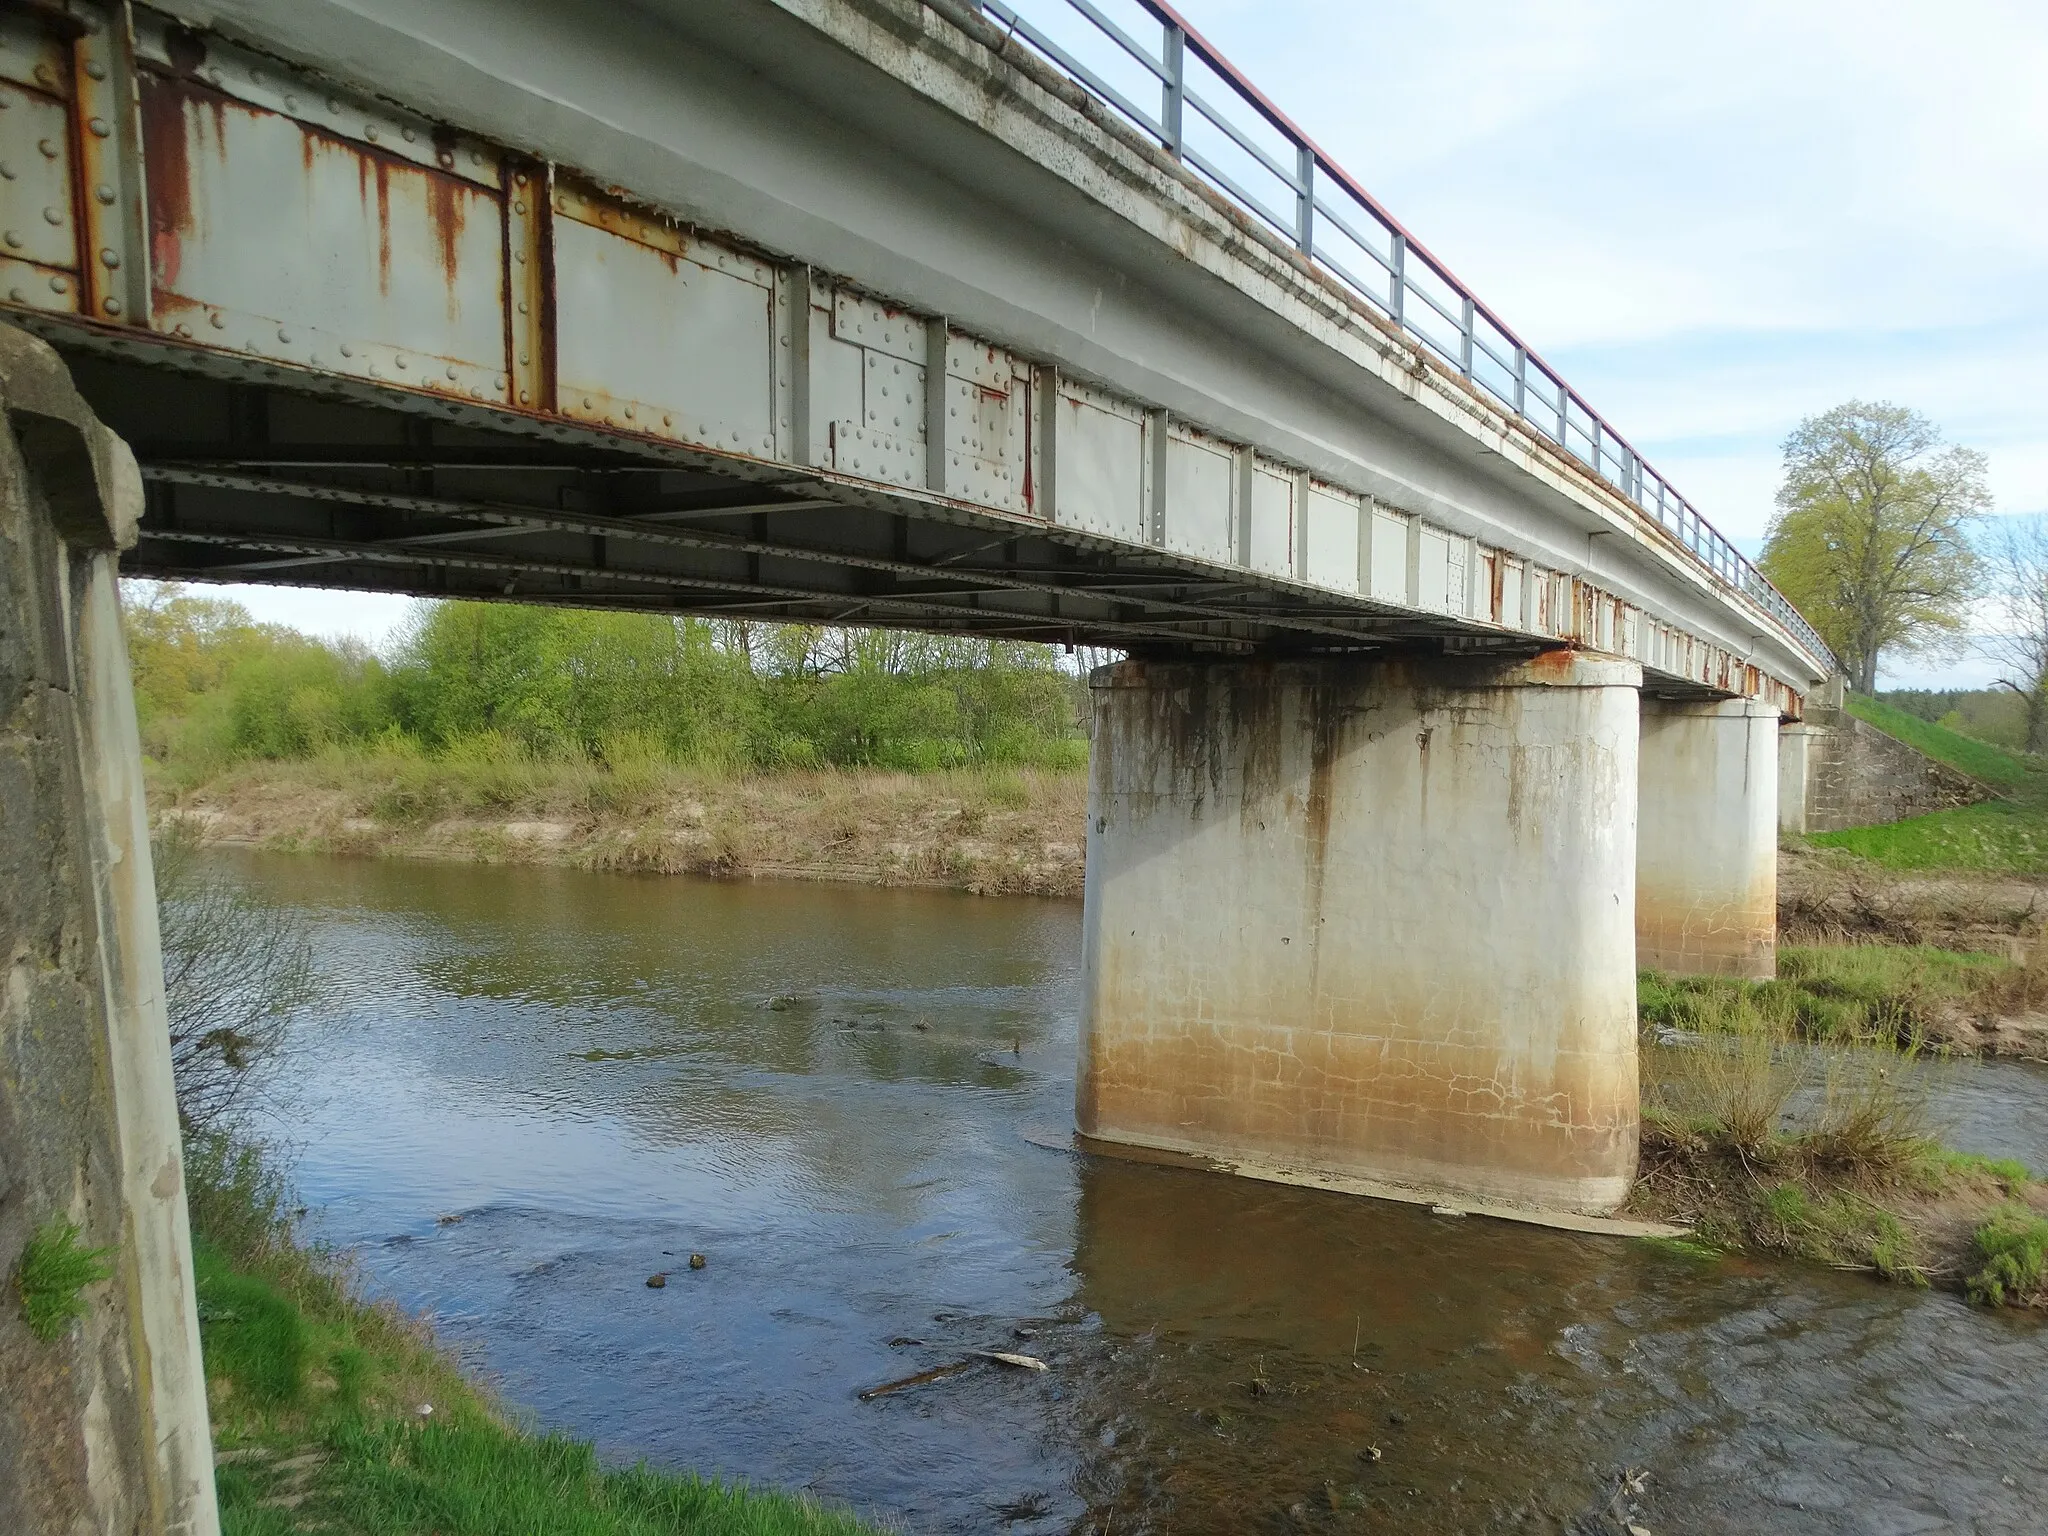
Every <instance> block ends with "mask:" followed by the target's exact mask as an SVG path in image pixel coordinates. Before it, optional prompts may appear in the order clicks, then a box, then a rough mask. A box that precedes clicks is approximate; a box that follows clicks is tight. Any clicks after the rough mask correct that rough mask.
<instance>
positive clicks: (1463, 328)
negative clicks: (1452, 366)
mask: <svg viewBox="0 0 2048 1536" xmlns="http://www.w3.org/2000/svg"><path fill="white" fill-rule="evenodd" d="M1474 323H1475V321H1474V319H1473V313H1472V299H1471V296H1470V295H1467V296H1466V299H1465V305H1464V308H1463V309H1462V310H1460V311H1459V316H1458V372H1460V373H1462V374H1464V375H1465V377H1466V378H1468V379H1469V378H1471V377H1472V327H1473V325H1474Z"/></svg>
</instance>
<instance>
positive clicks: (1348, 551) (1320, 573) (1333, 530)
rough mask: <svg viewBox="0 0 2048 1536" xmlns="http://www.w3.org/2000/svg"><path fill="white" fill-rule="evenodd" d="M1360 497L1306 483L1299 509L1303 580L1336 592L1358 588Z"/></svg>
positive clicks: (1363, 511)
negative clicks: (1304, 498)
mask: <svg viewBox="0 0 2048 1536" xmlns="http://www.w3.org/2000/svg"><path fill="white" fill-rule="evenodd" d="M1363 515H1366V513H1365V510H1364V508H1362V507H1361V506H1360V504H1359V498H1358V497H1356V496H1352V495H1350V494H1348V493H1346V492H1344V491H1340V490H1336V489H1334V488H1333V487H1331V486H1327V485H1321V484H1318V483H1316V482H1315V481H1310V482H1309V488H1308V505H1307V506H1306V507H1304V508H1303V509H1302V529H1301V539H1302V554H1303V556H1304V558H1303V561H1302V579H1303V580H1304V581H1309V582H1313V583H1314V584H1315V585H1316V586H1319V587H1331V588H1334V589H1335V590H1337V591H1339V592H1356V591H1357V590H1358V527H1359V518H1360V517H1361V516H1363Z"/></svg>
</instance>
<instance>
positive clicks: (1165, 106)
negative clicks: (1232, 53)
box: [1159, 21, 1188, 160]
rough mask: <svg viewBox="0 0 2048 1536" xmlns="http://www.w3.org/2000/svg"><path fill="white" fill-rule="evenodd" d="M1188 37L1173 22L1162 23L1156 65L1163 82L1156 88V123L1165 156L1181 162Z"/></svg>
mask: <svg viewBox="0 0 2048 1536" xmlns="http://www.w3.org/2000/svg"><path fill="white" fill-rule="evenodd" d="M1187 40H1188V35H1187V33H1185V32H1183V31H1182V30H1181V29H1180V28H1179V27H1177V26H1175V25H1174V24H1173V23H1172V22H1170V21H1168V22H1163V23H1161V30H1160V34H1159V63H1160V66H1161V67H1162V68H1163V69H1164V70H1165V71H1166V78H1165V79H1164V80H1162V81H1161V82H1160V85H1159V122H1160V125H1161V126H1162V127H1163V128H1165V130H1166V152H1167V153H1168V154H1170V155H1172V156H1173V158H1174V159H1176V160H1178V159H1179V158H1180V143H1181V126H1180V123H1181V103H1182V102H1183V101H1185V100H1186V99H1187V81H1188V68H1187Z"/></svg>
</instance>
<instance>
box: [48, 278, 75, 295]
mask: <svg viewBox="0 0 2048 1536" xmlns="http://www.w3.org/2000/svg"><path fill="white" fill-rule="evenodd" d="M50 291H51V292H52V293H69V292H70V291H71V285H70V284H69V283H67V282H65V281H64V279H63V278H61V277H53V278H51V279H50Z"/></svg>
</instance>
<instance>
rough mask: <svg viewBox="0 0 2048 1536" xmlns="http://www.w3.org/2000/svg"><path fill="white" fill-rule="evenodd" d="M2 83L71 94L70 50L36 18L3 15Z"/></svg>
mask: <svg viewBox="0 0 2048 1536" xmlns="http://www.w3.org/2000/svg"><path fill="white" fill-rule="evenodd" d="M0 80H12V81H13V82H14V83H15V84H17V85H26V86H29V87H31V88H32V89H34V90H38V91H44V92H47V93H48V94H50V95H52V96H67V95H69V94H70V91H71V53H70V50H69V49H68V48H67V47H65V45H64V44H63V43H62V42H61V41H60V40H59V39H58V38H57V37H56V36H55V34H53V33H52V32H51V31H50V30H49V29H48V28H46V27H45V26H43V24H42V23H41V22H39V21H38V20H37V19H36V18H35V17H34V16H31V15H27V14H25V13H23V12H21V11H5V12H0Z"/></svg>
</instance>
